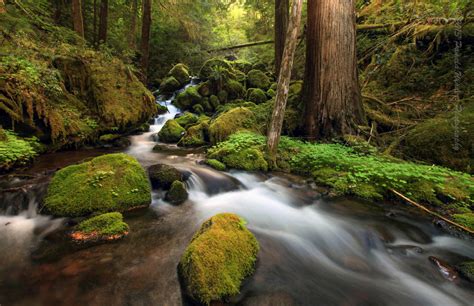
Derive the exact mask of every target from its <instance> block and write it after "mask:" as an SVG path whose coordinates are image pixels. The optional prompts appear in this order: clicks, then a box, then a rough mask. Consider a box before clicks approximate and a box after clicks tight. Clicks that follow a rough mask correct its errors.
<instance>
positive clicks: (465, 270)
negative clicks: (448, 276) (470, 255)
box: [457, 261, 474, 282]
mask: <svg viewBox="0 0 474 306" xmlns="http://www.w3.org/2000/svg"><path fill="white" fill-rule="evenodd" d="M457 269H458V270H459V272H460V273H461V275H462V276H463V277H465V278H466V279H467V280H469V281H471V282H474V261H466V262H463V263H461V264H460V265H458V266H457Z"/></svg>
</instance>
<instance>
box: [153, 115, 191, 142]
mask: <svg viewBox="0 0 474 306" xmlns="http://www.w3.org/2000/svg"><path fill="white" fill-rule="evenodd" d="M184 132H186V130H185V129H184V128H183V127H182V126H181V125H179V124H178V122H177V121H176V120H168V121H166V123H165V125H164V126H163V128H162V129H161V131H160V132H159V133H158V137H159V138H160V141H162V142H166V143H176V142H178V141H179V140H180V139H181V137H183V135H184Z"/></svg>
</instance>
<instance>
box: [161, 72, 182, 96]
mask: <svg viewBox="0 0 474 306" xmlns="http://www.w3.org/2000/svg"><path fill="white" fill-rule="evenodd" d="M180 88H181V84H180V83H179V81H178V80H177V79H176V78H175V77H173V76H170V77H167V78H166V79H165V80H164V81H163V82H161V84H160V93H164V94H170V93H173V92H175V91H176V90H178V89H180Z"/></svg>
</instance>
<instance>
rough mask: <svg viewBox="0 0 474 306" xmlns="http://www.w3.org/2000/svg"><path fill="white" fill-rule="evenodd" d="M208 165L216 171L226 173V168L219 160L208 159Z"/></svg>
mask: <svg viewBox="0 0 474 306" xmlns="http://www.w3.org/2000/svg"><path fill="white" fill-rule="evenodd" d="M205 163H206V165H208V166H210V167H212V168H214V169H216V170H219V171H225V170H226V166H225V164H224V163H221V162H220V161H218V160H217V159H212V158H211V159H207V160H206V161H205Z"/></svg>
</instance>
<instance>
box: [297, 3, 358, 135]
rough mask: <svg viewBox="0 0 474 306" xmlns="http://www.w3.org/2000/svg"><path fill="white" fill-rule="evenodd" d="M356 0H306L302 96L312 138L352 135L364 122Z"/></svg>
mask: <svg viewBox="0 0 474 306" xmlns="http://www.w3.org/2000/svg"><path fill="white" fill-rule="evenodd" d="M355 18H356V16H355V0H308V21H307V42H306V70H305V78H304V89H303V101H305V103H306V110H305V130H306V133H307V136H308V138H309V139H318V138H326V139H329V138H332V137H337V136H340V135H344V134H354V133H355V132H356V130H357V125H360V124H361V123H362V122H363V121H364V119H363V118H364V112H363V109H362V103H361V95H360V88H359V81H358V75H357V55H356V19H355Z"/></svg>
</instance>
